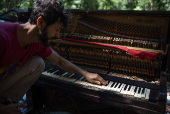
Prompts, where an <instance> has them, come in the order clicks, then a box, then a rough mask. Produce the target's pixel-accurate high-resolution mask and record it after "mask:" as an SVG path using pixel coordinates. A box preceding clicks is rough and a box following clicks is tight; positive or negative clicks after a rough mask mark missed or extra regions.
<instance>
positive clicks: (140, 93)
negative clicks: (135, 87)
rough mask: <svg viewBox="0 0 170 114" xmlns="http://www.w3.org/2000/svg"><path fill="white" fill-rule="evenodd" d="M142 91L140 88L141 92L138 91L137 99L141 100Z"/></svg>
mask: <svg viewBox="0 0 170 114" xmlns="http://www.w3.org/2000/svg"><path fill="white" fill-rule="evenodd" d="M142 90H143V88H141V90H140V92H139V94H138V98H141V97H142Z"/></svg>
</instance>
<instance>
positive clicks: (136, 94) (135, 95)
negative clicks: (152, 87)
mask: <svg viewBox="0 0 170 114" xmlns="http://www.w3.org/2000/svg"><path fill="white" fill-rule="evenodd" d="M138 90H139V87H137V90H136V92H135V94H134V97H138Z"/></svg>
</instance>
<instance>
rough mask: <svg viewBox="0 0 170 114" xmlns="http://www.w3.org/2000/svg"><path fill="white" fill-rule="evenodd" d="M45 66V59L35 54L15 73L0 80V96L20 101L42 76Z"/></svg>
mask: <svg viewBox="0 0 170 114" xmlns="http://www.w3.org/2000/svg"><path fill="white" fill-rule="evenodd" d="M44 67H45V64H44V61H43V59H42V58H40V57H38V56H33V57H32V58H30V59H29V60H28V61H27V62H26V63H25V64H24V65H23V66H21V67H20V68H19V69H18V70H17V71H16V72H15V73H14V74H12V75H10V76H8V77H6V78H5V79H4V80H2V81H1V82H0V96H3V97H6V98H10V99H11V100H13V101H15V102H18V101H19V100H20V99H21V98H22V97H23V95H24V94H25V93H26V92H27V91H28V89H29V88H30V87H31V86H32V85H33V84H34V82H35V81H36V80H37V79H38V78H39V77H40V75H41V73H42V72H43V70H44Z"/></svg>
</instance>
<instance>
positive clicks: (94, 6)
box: [93, 0, 96, 10]
mask: <svg viewBox="0 0 170 114" xmlns="http://www.w3.org/2000/svg"><path fill="white" fill-rule="evenodd" d="M95 6H96V5H95V0H93V9H94V10H95V9H96V7H95Z"/></svg>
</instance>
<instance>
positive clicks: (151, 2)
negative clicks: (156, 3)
mask: <svg viewBox="0 0 170 114" xmlns="http://www.w3.org/2000/svg"><path fill="white" fill-rule="evenodd" d="M150 4H151V10H153V0H151V1H150Z"/></svg>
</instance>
